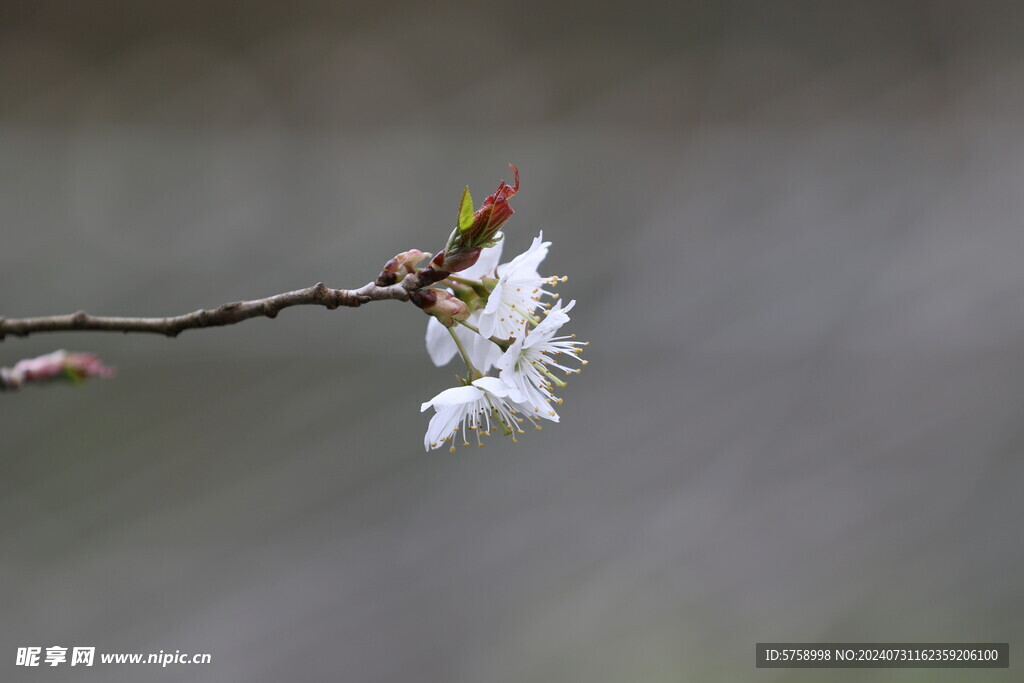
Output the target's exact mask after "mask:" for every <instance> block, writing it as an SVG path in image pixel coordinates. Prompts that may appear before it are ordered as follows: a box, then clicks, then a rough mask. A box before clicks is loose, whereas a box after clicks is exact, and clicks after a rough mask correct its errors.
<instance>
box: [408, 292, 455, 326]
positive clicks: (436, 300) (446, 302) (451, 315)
mask: <svg viewBox="0 0 1024 683" xmlns="http://www.w3.org/2000/svg"><path fill="white" fill-rule="evenodd" d="M409 299H410V300H412V302H413V303H414V304H416V305H417V306H419V307H420V308H422V309H423V312H424V313H426V314H427V315H432V316H434V317H435V318H437V320H438V322H440V323H441V324H442V325H444V326H445V327H452V326H454V325H455V324H456V323H457V322H459V321H460V320H465V319H466V318H468V317H469V307H468V306H466V304H465V303H463V302H462V301H460V300H459V299H458V298H457V297H455V296H454V295H452V294H450V293H449V292H446V291H444V290H443V289H417V290H416V291H414V292H410V294H409Z"/></svg>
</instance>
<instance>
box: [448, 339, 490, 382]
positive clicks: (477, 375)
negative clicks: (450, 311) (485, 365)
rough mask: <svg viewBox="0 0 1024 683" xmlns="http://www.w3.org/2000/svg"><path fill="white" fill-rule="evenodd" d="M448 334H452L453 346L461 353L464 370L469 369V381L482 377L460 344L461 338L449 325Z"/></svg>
mask: <svg viewBox="0 0 1024 683" xmlns="http://www.w3.org/2000/svg"><path fill="white" fill-rule="evenodd" d="M448 334H450V335H452V339H454V340H455V346H457V347H458V348H459V353H460V354H462V360H464V361H466V370H468V371H469V381H471V382H472V381H473V380H475V379H480V378H481V377H483V376H484V375H483V373H482V372H480V371H479V370H477V369H476V368H475V367H473V361H471V360H470V359H469V354H468V353H466V348H465V347H464V346H463V345H462V340H460V339H459V335H457V334H455V328H454V327H449V328H448Z"/></svg>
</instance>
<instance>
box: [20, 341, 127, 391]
mask: <svg viewBox="0 0 1024 683" xmlns="http://www.w3.org/2000/svg"><path fill="white" fill-rule="evenodd" d="M113 374H114V369H113V368H111V367H108V366H106V365H104V364H103V363H102V362H101V361H100V359H99V356H97V355H96V354H95V353H68V352H67V351H63V350H61V351H54V352H53V353H48V354H46V355H45V356H39V357H37V358H29V359H27V360H22V361H18V362H17V363H15V365H14V367H13V368H11V369H10V370H4V376H5V379H6V381H7V383H8V384H10V385H13V386H14V387H19V386H21V385H22V384H24V383H25V382H44V381H48V380H54V379H60V378H62V377H64V378H70V379H72V380H74V381H79V380H83V379H88V378H90V377H111V376H113Z"/></svg>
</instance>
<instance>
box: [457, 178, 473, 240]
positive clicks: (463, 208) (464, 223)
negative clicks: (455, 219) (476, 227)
mask: <svg viewBox="0 0 1024 683" xmlns="http://www.w3.org/2000/svg"><path fill="white" fill-rule="evenodd" d="M471 225H473V197H472V196H471V195H470V194H469V185H466V189H465V190H464V191H463V193H462V201H461V202H460V203H459V230H461V231H463V232H464V231H466V230H469V226H471Z"/></svg>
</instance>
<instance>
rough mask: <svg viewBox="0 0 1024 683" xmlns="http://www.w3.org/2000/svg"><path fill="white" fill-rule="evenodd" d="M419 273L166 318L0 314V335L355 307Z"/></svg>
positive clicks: (171, 333)
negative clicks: (386, 283)
mask: <svg viewBox="0 0 1024 683" xmlns="http://www.w3.org/2000/svg"><path fill="white" fill-rule="evenodd" d="M424 279H425V278H421V277H420V276H419V275H418V274H415V273H414V274H410V275H407V276H406V277H405V279H404V280H402V281H401V282H399V283H397V284H394V285H389V286H387V287H381V286H379V285H376V284H374V283H372V282H371V283H369V284H366V285H364V286H362V287H360V288H359V289H331V288H329V287H325V286H324V283H322V282H318V283H316V284H315V285H313V286H312V287H307V288H306V289H297V290H295V291H293V292H285V293H283V294H275V295H274V296H268V297H267V298H265V299H254V300H252V301H237V302H234V303H228V304H224V305H223V306H219V307H218V308H212V309H205V310H198V311H194V312H192V313H186V314H184V315H178V316H172V317H169V318H130V317H108V316H95V315H89V314H88V313H86V312H84V311H79V312H78V313H71V314H68V315H54V316H46V317H40V318H0V341H2V340H3V339H4V337H6V336H7V335H14V336H17V337H26V336H28V335H30V334H36V333H39V332H83V331H100V332H124V333H128V332H150V333H153V334H163V335H166V336H168V337H176V336H177V335H178V334H180V333H181V332H182V331H183V330H191V329H199V328H203V327H220V326H223V325H234V324H235V323H239V322H242V321H243V320H248V319H249V318H259V317H266V318H275V317H277V314H278V313H279V312H280V311H281V310H282V309H285V308H289V307H291V306H324V307H326V308H329V309H334V308H337V307H339V306H348V307H352V308H354V307H357V306H362V305H363V304H365V303H369V302H371V301H386V300H389V299H394V300H398V301H408V300H409V292H411V291H413V290H415V289H419V288H420V287H423V286H424V285H426V284H429V282H424V281H423V280H424Z"/></svg>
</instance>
